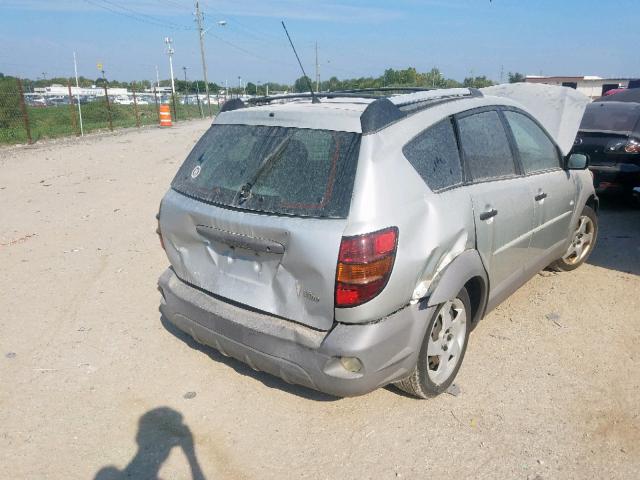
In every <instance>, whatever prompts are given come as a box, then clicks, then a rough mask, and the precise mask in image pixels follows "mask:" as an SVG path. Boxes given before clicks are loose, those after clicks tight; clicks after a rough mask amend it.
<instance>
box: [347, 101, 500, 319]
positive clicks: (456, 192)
mask: <svg viewBox="0 0 640 480" xmlns="http://www.w3.org/2000/svg"><path fill="white" fill-rule="evenodd" d="M475 103H477V104H478V105H477V106H484V105H487V104H488V102H487V101H486V100H483V99H479V101H477V102H475ZM469 104H470V102H469V100H465V101H464V102H460V103H458V102H451V103H448V104H443V105H441V106H437V107H434V108H431V109H429V110H426V111H422V112H419V113H416V114H414V115H412V117H411V118H412V119H413V121H403V122H398V123H397V124H395V125H392V126H390V127H388V128H385V129H384V130H381V131H379V132H375V133H374V134H370V135H364V136H363V137H362V142H361V147H360V159H359V162H358V170H357V173H356V180H355V186H354V192H353V200H352V203H351V210H350V213H349V217H348V224H347V227H346V229H345V233H344V234H345V235H358V234H363V233H368V232H372V231H376V230H380V229H383V228H386V227H389V226H396V227H398V230H399V236H398V249H397V253H396V259H395V263H394V267H393V271H392V273H391V276H390V278H389V282H388V284H387V286H386V288H385V289H384V290H383V291H382V292H381V293H380V294H379V295H378V296H377V297H375V298H374V299H373V300H371V301H369V302H367V303H365V304H363V305H361V306H358V307H354V308H339V309H336V320H337V321H339V322H344V323H364V322H371V321H375V320H377V319H380V318H383V317H385V316H386V315H389V314H391V313H392V312H394V311H396V310H398V309H400V308H402V307H404V306H406V305H408V304H409V303H410V302H412V301H413V300H417V299H418V298H422V297H423V296H425V295H426V294H427V292H428V291H429V287H430V286H431V282H432V281H433V280H434V277H436V276H437V274H438V273H439V272H440V271H442V270H443V269H444V268H445V267H446V266H447V265H448V264H449V263H450V262H451V261H452V260H453V259H454V258H456V257H457V256H458V255H460V254H461V253H463V252H464V251H466V250H468V249H473V248H475V226H474V220H473V210H472V204H471V198H470V196H469V194H468V193H467V190H466V189H465V188H464V187H457V188H452V189H450V190H446V191H442V192H440V193H434V192H432V191H431V190H430V189H429V187H428V186H427V185H426V184H425V182H424V181H423V180H422V178H421V177H420V175H419V174H418V173H417V172H416V171H415V169H414V168H413V167H412V165H411V164H410V163H409V161H408V160H407V159H406V158H405V156H404V154H403V153H402V147H403V146H404V145H405V144H406V143H407V142H408V141H410V140H411V139H412V138H413V137H415V136H416V135H418V134H419V133H420V132H422V131H423V130H424V129H426V128H428V127H429V126H430V125H432V124H434V123H437V122H438V121H440V120H441V119H443V118H445V117H446V116H448V115H452V114H454V113H456V112H458V111H460V110H463V109H464V110H466V109H468V108H474V106H475V105H474V106H470V105H469Z"/></svg>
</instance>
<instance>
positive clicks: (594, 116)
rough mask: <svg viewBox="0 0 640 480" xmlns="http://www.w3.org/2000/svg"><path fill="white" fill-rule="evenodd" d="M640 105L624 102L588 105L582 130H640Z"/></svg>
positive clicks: (581, 125) (583, 118) (581, 126)
mask: <svg viewBox="0 0 640 480" xmlns="http://www.w3.org/2000/svg"><path fill="white" fill-rule="evenodd" d="M639 121H640V105H637V104H634V103H622V102H615V103H614V102H602V103H592V104H590V105H587V109H586V110H585V112H584V117H582V123H581V124H580V130H595V131H599V132H603V131H604V132H632V131H634V128H635V130H636V131H640V122H639Z"/></svg>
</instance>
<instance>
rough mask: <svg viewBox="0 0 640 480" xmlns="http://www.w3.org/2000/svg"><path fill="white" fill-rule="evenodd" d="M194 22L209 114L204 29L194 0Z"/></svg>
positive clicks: (209, 103) (209, 102)
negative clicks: (198, 39) (196, 29)
mask: <svg viewBox="0 0 640 480" xmlns="http://www.w3.org/2000/svg"><path fill="white" fill-rule="evenodd" d="M195 16H196V23H197V24H198V35H199V36H200V57H201V58H202V75H203V76H204V90H205V92H206V94H207V106H208V108H209V116H211V99H210V98H209V80H207V61H206V60H205V57H204V29H203V28H202V12H201V11H200V2H198V0H196V13H195Z"/></svg>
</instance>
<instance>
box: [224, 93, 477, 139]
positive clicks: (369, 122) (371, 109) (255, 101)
mask: <svg viewBox="0 0 640 480" xmlns="http://www.w3.org/2000/svg"><path fill="white" fill-rule="evenodd" d="M375 92H408V93H405V94H401V95H374V93H375ZM314 96H315V98H353V99H369V100H374V101H373V102H371V103H369V105H367V107H366V108H365V110H364V111H363V112H362V115H360V123H361V126H362V133H363V134H367V133H371V132H375V131H378V130H381V129H382V128H385V127H387V126H389V125H391V124H392V123H394V122H396V121H398V120H400V119H401V118H403V117H406V116H407V115H408V114H409V113H410V112H411V113H413V112H415V111H418V110H423V109H425V108H430V107H434V106H436V105H440V104H442V103H446V102H451V101H455V100H460V99H463V98H477V97H483V96H484V95H483V94H482V92H481V91H480V90H478V89H475V88H446V89H431V88H421V87H380V88H359V89H350V90H339V91H333V92H318V93H314V94H313V95H312V94H311V93H294V94H290V95H274V96H271V97H268V96H265V97H254V98H251V99H249V100H248V103H250V104H251V105H266V104H269V103H271V102H273V101H286V100H298V99H311V98H313V97H314ZM227 103H230V105H227V104H225V105H224V106H223V108H222V110H221V111H222V112H225V111H230V110H237V109H239V108H244V107H245V106H246V105H245V104H244V102H242V101H240V100H231V101H229V102H227Z"/></svg>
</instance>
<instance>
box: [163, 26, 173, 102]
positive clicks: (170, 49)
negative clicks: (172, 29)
mask: <svg viewBox="0 0 640 480" xmlns="http://www.w3.org/2000/svg"><path fill="white" fill-rule="evenodd" d="M164 43H166V44H167V55H169V70H170V71H171V93H173V96H174V97H175V95H176V86H175V83H174V81H173V54H174V53H175V50H174V49H173V39H172V38H170V37H164Z"/></svg>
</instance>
